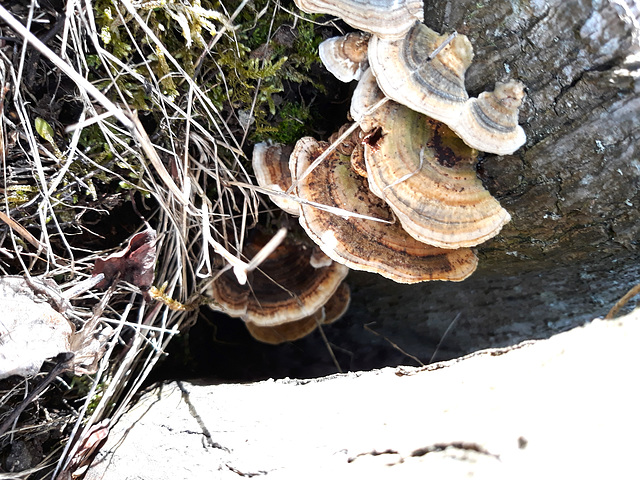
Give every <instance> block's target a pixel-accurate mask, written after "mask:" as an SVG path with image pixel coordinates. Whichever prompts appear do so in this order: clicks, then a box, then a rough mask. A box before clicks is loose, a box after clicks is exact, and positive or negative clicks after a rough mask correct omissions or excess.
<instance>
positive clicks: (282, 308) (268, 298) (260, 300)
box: [211, 233, 349, 326]
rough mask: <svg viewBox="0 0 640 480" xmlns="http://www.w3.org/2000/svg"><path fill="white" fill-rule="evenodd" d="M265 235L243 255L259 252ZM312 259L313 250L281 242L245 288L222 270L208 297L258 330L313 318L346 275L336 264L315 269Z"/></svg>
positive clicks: (228, 271)
mask: <svg viewBox="0 0 640 480" xmlns="http://www.w3.org/2000/svg"><path fill="white" fill-rule="evenodd" d="M264 237H265V236H264V235H262V234H259V233H256V234H254V235H253V238H251V240H250V241H249V242H248V243H247V245H246V246H245V249H244V251H243V253H244V255H246V256H248V257H252V256H254V255H255V254H256V253H258V251H259V250H260V249H261V248H262V246H263V245H264V244H265V243H266V239H265V238H264ZM312 255H315V256H317V255H318V252H314V249H313V248H310V247H307V246H306V245H303V244H301V243H298V242H294V241H292V240H289V239H286V240H285V241H283V242H282V243H281V244H280V245H279V246H278V247H277V248H276V249H275V250H274V251H273V252H272V253H271V255H269V256H268V257H267V258H266V260H265V261H264V262H263V263H262V264H261V265H260V267H259V268H258V269H257V270H254V271H252V272H251V273H250V274H249V275H250V276H249V282H247V284H246V285H240V284H238V282H237V281H236V279H235V277H234V275H233V273H232V271H231V270H227V271H226V272H224V273H222V274H221V275H220V276H219V277H218V278H216V279H215V280H214V281H213V282H212V284H211V296H212V298H213V299H214V300H215V302H216V303H217V304H218V306H217V307H216V306H214V307H213V308H216V309H219V310H221V311H222V312H224V313H226V314H227V315H229V316H232V317H240V318H242V319H243V320H244V321H246V322H253V323H254V324H256V325H259V326H273V325H280V324H283V323H287V322H293V321H296V320H300V319H302V318H304V317H308V316H310V315H312V314H313V313H315V312H316V311H318V310H319V309H320V308H321V307H322V306H323V305H324V304H325V303H326V302H327V301H328V300H329V298H331V296H333V294H334V293H335V292H336V290H337V288H338V286H339V285H340V283H341V282H342V280H344V278H345V277H346V276H347V273H348V271H349V269H348V268H347V267H345V266H344V265H341V264H339V263H336V262H331V263H330V264H329V265H328V266H326V267H321V268H314V267H313V266H312V265H311V263H310V257H311V256H312ZM321 263H325V262H321Z"/></svg>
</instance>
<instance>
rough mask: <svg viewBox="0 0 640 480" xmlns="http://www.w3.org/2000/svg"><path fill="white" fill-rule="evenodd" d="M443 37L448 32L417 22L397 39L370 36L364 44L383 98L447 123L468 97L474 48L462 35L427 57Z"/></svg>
mask: <svg viewBox="0 0 640 480" xmlns="http://www.w3.org/2000/svg"><path fill="white" fill-rule="evenodd" d="M447 40H448V35H439V34H438V33H437V32H434V31H433V30H431V29H430V28H429V27H427V26H426V25H423V24H421V23H418V22H416V24H415V25H414V26H413V27H412V28H411V30H409V32H408V33H407V35H406V36H405V37H403V38H401V39H399V40H386V39H382V38H378V37H376V36H373V37H372V38H371V41H370V42H369V64H370V66H371V70H372V71H373V74H374V75H375V77H376V80H377V82H378V85H379V86H380V88H381V89H382V91H383V92H384V94H385V95H386V96H388V97H389V98H391V99H393V100H395V101H396V102H398V103H401V104H403V105H406V106H407V107H409V108H411V109H412V110H415V111H417V112H420V113H424V114H425V115H429V116H430V117H431V118H435V119H436V120H439V121H441V122H444V123H446V124H452V123H455V122H456V121H457V119H458V117H459V116H460V113H461V111H462V108H463V106H464V104H465V102H466V101H467V99H468V98H469V95H468V94H467V90H466V89H465V86H464V76H465V72H466V71H467V68H469V65H471V61H472V60H473V47H472V46H471V42H469V39H468V38H467V37H466V36H465V35H457V36H456V37H454V38H453V40H451V41H450V43H448V44H447V45H446V46H445V47H444V48H443V49H442V50H441V51H440V52H439V53H438V54H437V55H436V56H435V57H434V58H433V59H431V60H429V56H430V55H431V54H432V53H433V52H435V51H436V49H437V48H438V47H440V45H441V44H442V43H444V42H445V41H447Z"/></svg>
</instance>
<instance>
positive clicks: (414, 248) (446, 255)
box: [290, 137, 477, 283]
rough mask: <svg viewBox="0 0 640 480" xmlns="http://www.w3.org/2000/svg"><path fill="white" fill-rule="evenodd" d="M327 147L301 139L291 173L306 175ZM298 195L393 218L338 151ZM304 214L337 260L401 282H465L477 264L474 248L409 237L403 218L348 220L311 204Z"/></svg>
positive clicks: (304, 182) (302, 218) (314, 233)
mask: <svg viewBox="0 0 640 480" xmlns="http://www.w3.org/2000/svg"><path fill="white" fill-rule="evenodd" d="M327 147H328V144H327V143H326V142H318V141H316V140H315V139H313V138H310V137H304V138H302V139H300V140H299V141H298V143H297V144H296V147H295V148H294V151H293V153H292V154H291V164H290V168H291V171H292V172H294V174H295V175H298V174H300V173H301V172H303V171H304V170H305V169H306V168H307V167H308V166H309V165H310V164H311V163H312V162H313V160H314V159H315V158H317V157H318V156H319V155H320V154H321V153H322V152H323V151H324V150H325V149H326V148H327ZM297 193H298V196H300V197H301V198H303V199H305V200H310V201H313V202H318V203H321V204H323V205H328V206H338V207H340V208H344V209H346V210H349V211H352V212H354V213H357V214H361V215H367V216H372V217H377V218H380V219H384V220H389V221H393V214H392V213H391V211H390V210H389V208H388V207H387V206H386V205H385V203H384V202H383V201H382V200H381V199H379V198H378V197H376V196H375V195H373V194H372V193H371V192H370V191H369V189H368V188H367V185H366V180H365V179H363V178H362V177H360V176H359V175H357V174H356V173H355V172H353V171H352V170H351V167H350V160H349V158H348V157H346V156H344V155H340V154H339V153H338V152H335V151H334V152H332V153H331V154H330V155H329V156H328V157H327V159H326V160H325V161H324V162H323V163H321V164H320V165H319V166H318V167H317V168H316V169H315V170H313V172H312V173H311V174H310V175H308V176H307V177H306V178H305V179H304V180H302V181H301V182H300V183H299V185H298V188H297ZM300 212H301V214H300V224H301V225H302V227H303V228H304V229H305V231H306V232H307V233H308V234H309V236H310V237H311V238H312V240H313V241H314V242H316V243H317V244H318V245H319V246H320V248H321V249H322V250H323V251H324V252H325V253H326V254H327V255H328V256H329V257H331V258H332V259H333V260H335V261H336V262H340V263H343V264H345V265H347V266H348V267H350V268H353V269H354V270H363V271H368V272H374V273H379V274H380V275H382V276H384V277H387V278H390V279H392V280H394V281H396V282H399V283H417V282H422V281H427V280H450V281H460V280H463V279H465V278H466V277H468V276H469V275H470V274H471V273H472V272H473V271H474V270H475V268H476V265H477V258H476V256H475V254H474V253H473V252H472V251H471V250H470V249H459V250H445V249H440V248H436V247H433V246H431V245H426V244H424V243H421V242H419V241H417V240H415V239H414V238H412V237H411V236H409V235H408V234H407V233H406V232H405V231H404V230H403V229H402V227H401V226H400V225H399V224H398V223H397V222H396V223H391V224H388V223H381V222H376V221H372V220H366V219H362V218H355V217H349V218H344V217H340V216H337V215H334V214H331V213H328V212H326V211H324V210H320V209H317V208H314V207H311V206H309V205H305V204H301V207H300Z"/></svg>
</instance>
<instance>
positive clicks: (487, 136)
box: [451, 80, 527, 155]
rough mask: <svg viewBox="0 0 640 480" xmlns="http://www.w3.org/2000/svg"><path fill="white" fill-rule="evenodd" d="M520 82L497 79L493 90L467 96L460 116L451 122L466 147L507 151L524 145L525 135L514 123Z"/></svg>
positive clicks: (520, 97) (521, 96)
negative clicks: (470, 96)
mask: <svg viewBox="0 0 640 480" xmlns="http://www.w3.org/2000/svg"><path fill="white" fill-rule="evenodd" d="M523 99H524V85H523V84H522V83H520V82H518V81H516V80H511V81H509V82H507V83H502V82H497V83H496V86H495V89H494V90H493V92H483V93H481V94H480V96H479V97H478V98H470V99H469V100H467V102H466V104H465V106H464V108H463V110H462V113H461V115H460V118H459V119H458V121H457V122H456V123H455V124H453V125H451V128H452V129H453V131H455V132H456V133H457V134H458V135H459V136H460V138H462V140H464V142H465V143H466V144H467V145H469V146H470V147H473V148H476V149H478V150H480V151H483V152H490V153H495V154H497V155H508V154H510V153H513V152H515V151H516V150H517V149H518V148H520V147H521V146H522V145H524V142H526V140H527V137H526V135H525V133H524V130H523V129H522V127H521V126H520V125H518V110H519V108H520V106H521V105H522V100H523Z"/></svg>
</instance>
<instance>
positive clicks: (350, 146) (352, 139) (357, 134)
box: [329, 123, 367, 177]
mask: <svg viewBox="0 0 640 480" xmlns="http://www.w3.org/2000/svg"><path fill="white" fill-rule="evenodd" d="M351 126H352V125H351V124H349V123H346V124H344V125H343V126H341V127H340V129H339V130H338V131H337V132H335V133H334V134H332V135H331V136H330V137H329V143H330V144H333V143H334V142H335V141H336V140H337V139H338V138H340V137H341V136H342V134H343V133H344V132H345V131H346V130H348V129H350V128H351ZM363 139H364V132H363V131H362V129H361V128H359V127H358V128H356V129H355V130H354V131H353V132H351V134H350V135H349V136H348V137H347V138H345V139H344V140H343V141H342V143H340V144H339V145H337V146H336V151H337V152H338V153H340V154H341V155H345V156H347V157H349V158H350V160H351V168H352V170H353V171H354V172H356V173H357V174H358V175H360V176H361V177H366V176H367V167H366V165H365V163H364V145H363V144H362V141H363Z"/></svg>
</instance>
